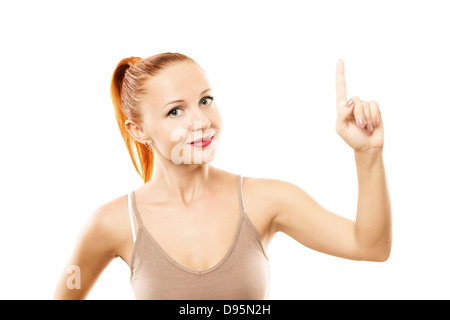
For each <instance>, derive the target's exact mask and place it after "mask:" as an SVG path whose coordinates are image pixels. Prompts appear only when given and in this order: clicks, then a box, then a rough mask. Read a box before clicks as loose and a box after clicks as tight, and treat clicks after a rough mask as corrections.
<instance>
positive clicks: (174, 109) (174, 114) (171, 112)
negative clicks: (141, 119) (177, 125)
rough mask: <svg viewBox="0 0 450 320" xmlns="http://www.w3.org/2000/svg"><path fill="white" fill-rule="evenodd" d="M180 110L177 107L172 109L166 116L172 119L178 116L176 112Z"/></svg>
mask: <svg viewBox="0 0 450 320" xmlns="http://www.w3.org/2000/svg"><path fill="white" fill-rule="evenodd" d="M180 110H181V109H180V108H179V107H176V108H173V109H172V110H170V111H169V113H167V116H168V117H172V118H175V117H178V116H179V112H178V111H180Z"/></svg>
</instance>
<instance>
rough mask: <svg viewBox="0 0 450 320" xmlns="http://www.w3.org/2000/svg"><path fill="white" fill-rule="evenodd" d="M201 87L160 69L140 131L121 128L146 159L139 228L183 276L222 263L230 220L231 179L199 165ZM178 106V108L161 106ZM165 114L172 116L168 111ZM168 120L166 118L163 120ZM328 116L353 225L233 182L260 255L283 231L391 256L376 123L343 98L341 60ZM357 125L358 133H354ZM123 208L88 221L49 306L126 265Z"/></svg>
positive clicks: (355, 253) (187, 71) (307, 203)
mask: <svg viewBox="0 0 450 320" xmlns="http://www.w3.org/2000/svg"><path fill="white" fill-rule="evenodd" d="M206 89H211V86H210V84H209V82H208V80H207V77H206V75H205V73H204V72H203V70H202V69H201V68H199V67H198V66H197V65H196V64H195V63H192V62H182V63H177V64H175V65H172V66H169V67H168V68H166V69H164V70H163V71H161V72H160V73H159V74H158V75H157V76H155V77H154V78H152V79H151V80H149V81H148V83H147V93H148V94H147V96H146V98H145V100H144V101H143V103H142V105H141V111H142V116H143V117H142V119H143V120H142V123H139V124H137V123H133V122H131V121H129V120H127V122H126V125H127V129H128V130H129V132H130V134H131V135H132V136H133V137H134V139H136V140H137V141H139V142H141V143H145V142H147V143H148V144H149V145H150V146H151V148H153V151H154V152H155V168H154V172H155V173H154V176H153V178H152V179H151V180H150V181H149V182H147V183H146V184H144V185H143V186H141V187H140V188H138V189H136V190H135V196H136V204H137V208H138V211H139V212H140V214H141V217H142V220H143V223H144V227H145V228H146V229H147V230H148V231H149V232H150V234H152V236H153V238H154V239H155V240H156V241H157V242H158V244H159V245H160V246H161V247H162V248H163V249H164V250H165V251H166V253H167V254H168V255H169V256H171V257H172V258H173V259H174V260H175V261H177V262H178V263H179V264H181V265H183V266H185V267H187V268H190V269H192V270H206V269H208V268H211V267H213V266H214V265H216V264H217V263H218V262H219V261H220V260H221V259H222V258H223V256H224V255H225V254H226V252H227V251H228V249H229V247H230V244H231V242H232V239H233V237H234V233H235V230H236V225H237V221H238V215H239V202H238V197H237V189H236V188H237V187H236V175H234V174H232V173H229V172H226V171H223V170H220V169H217V168H214V167H213V166H211V164H209V162H211V161H212V160H213V159H214V155H215V152H214V151H215V149H216V147H217V142H218V141H219V139H220V132H221V128H222V119H221V116H220V113H219V110H218V108H217V106H216V104H215V102H214V101H211V100H209V99H206V100H205V98H204V97H205V96H208V95H212V91H207V92H204V90H206ZM178 99H182V100H183V101H182V102H178V103H174V104H170V105H168V106H166V107H163V106H164V105H166V104H167V102H170V101H173V100H178ZM175 107H179V108H180V110H178V111H173V108H175ZM161 108H162V109H161ZM171 110H172V111H171ZM169 112H171V115H172V116H169V117H168V116H167V114H168V113H169ZM336 112H337V120H336V132H337V133H338V134H339V135H340V136H341V137H342V139H343V140H344V141H345V142H346V143H347V144H348V145H349V146H350V147H351V148H353V149H354V154H355V163H356V169H357V175H358V206H357V216H356V219H355V220H354V221H353V220H349V219H347V218H344V217H341V216H339V215H337V214H335V213H333V212H330V211H329V210H327V209H325V208H323V207H322V206H321V205H320V204H319V203H317V202H316V201H315V200H314V199H313V198H312V197H311V196H310V195H309V194H308V193H307V192H305V191H304V190H303V189H302V188H300V187H298V186H296V185H293V184H291V183H287V182H284V181H280V180H275V179H264V178H250V177H246V178H244V181H243V194H244V202H245V207H246V214H247V215H248V217H249V218H250V220H251V221H252V223H253V224H254V226H255V228H256V230H257V231H258V233H259V235H260V237H261V240H262V242H263V244H264V246H265V247H266V248H267V246H268V245H269V243H270V241H271V239H272V238H273V237H274V235H275V234H276V233H277V232H283V233H285V234H287V235H289V236H290V237H292V238H293V239H295V240H297V241H298V242H299V243H301V244H303V245H305V246H308V247H310V248H311V249H314V250H317V251H320V252H323V253H326V254H330V255H334V256H338V257H342V258H347V259H353V260H367V261H385V260H386V259H387V258H388V257H389V254H390V249H391V208H390V199H389V192H388V187H387V181H386V176H385V171H384V165H383V154H382V151H383V144H384V136H383V132H384V130H383V122H382V118H381V114H380V110H379V107H378V104H377V103H376V102H375V101H368V102H367V101H363V100H360V99H359V98H358V97H356V96H354V97H352V98H351V99H350V100H347V97H346V85H345V75H344V63H343V61H342V60H339V61H338V63H337V66H336ZM359 119H362V120H363V122H362V123H363V124H364V121H365V123H366V125H358V123H359V122H357V121H359ZM375 120H376V121H375ZM175 131H176V132H178V134H177V135H176V136H177V139H175V141H174V139H172V138H173V136H172V134H173V133H174V132H175ZM210 133H214V134H215V138H214V140H215V143H213V144H211V145H210V147H208V148H205V149H201V148H200V149H199V148H193V147H190V145H189V144H188V142H190V141H193V140H195V139H198V138H199V137H202V136H204V137H205V136H207V135H209V134H210ZM214 140H213V141H214ZM180 146H182V147H184V149H180ZM186 146H187V148H186ZM177 147H178V148H179V149H180V150H182V152H181V154H182V155H183V156H185V159H186V162H187V163H181V164H174V158H173V155H172V151H173V150H174V148H177ZM195 153H197V156H198V155H199V154H200V156H201V163H197V162H194V161H193V160H194V157H195ZM127 201H128V199H127V195H123V196H120V197H118V198H116V199H113V200H111V201H110V202H108V203H106V204H104V205H102V206H101V207H99V208H98V209H97V210H96V211H95V212H94V213H93V215H92V216H91V218H90V220H89V221H88V222H87V223H86V225H85V227H84V228H83V230H82V231H81V233H80V236H79V238H78V240H77V243H76V245H75V248H74V250H73V253H72V256H71V257H70V259H69V261H68V263H67V267H66V269H65V270H64V272H63V274H62V276H61V278H60V281H59V283H58V285H57V288H56V290H55V294H54V298H55V299H84V298H86V297H87V295H88V293H89V291H90V290H91V288H92V287H93V285H94V284H95V282H96V280H97V278H98V277H99V276H100V274H101V273H102V271H103V270H104V269H105V268H106V267H107V265H108V264H109V263H110V262H111V260H113V259H114V258H116V257H120V258H122V259H123V260H124V261H125V262H126V263H127V264H128V265H130V258H131V254H132V251H133V239H132V234H131V226H130V219H129V216H128V203H127ZM135 222H136V219H135ZM135 228H136V230H137V228H138V225H137V223H136V224H135ZM73 265H76V266H78V267H79V270H80V279H81V286H80V288H79V289H70V288H68V286H67V279H68V277H69V276H70V275H71V274H70V273H68V272H66V270H67V268H69V267H70V266H73Z"/></svg>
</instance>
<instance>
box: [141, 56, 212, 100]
mask: <svg viewBox="0 0 450 320" xmlns="http://www.w3.org/2000/svg"><path fill="white" fill-rule="evenodd" d="M208 87H209V83H208V79H207V78H206V75H205V73H204V72H203V70H202V69H201V68H200V67H199V66H198V65H197V64H196V63H195V62H191V61H183V62H178V63H176V64H173V65H170V66H168V67H166V68H164V69H163V70H161V71H160V72H159V73H158V74H157V75H156V76H154V77H152V78H151V79H150V80H148V81H147V83H146V92H147V97H148V99H149V102H154V103H165V102H167V101H166V100H167V99H184V98H185V97H186V98H188V97H189V96H192V95H198V94H199V93H200V92H202V91H203V90H205V89H206V88H208Z"/></svg>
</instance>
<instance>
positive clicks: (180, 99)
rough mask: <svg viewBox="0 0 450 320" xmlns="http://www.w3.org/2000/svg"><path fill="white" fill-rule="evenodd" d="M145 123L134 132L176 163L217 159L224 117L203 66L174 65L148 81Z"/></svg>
mask: <svg viewBox="0 0 450 320" xmlns="http://www.w3.org/2000/svg"><path fill="white" fill-rule="evenodd" d="M140 107H141V115H142V124H141V127H139V128H138V127H137V126H135V130H134V133H132V134H133V136H135V137H136V138H137V139H138V141H139V138H140V139H144V140H140V141H141V142H145V141H147V142H148V143H149V144H151V148H152V149H153V151H154V152H155V153H156V154H158V156H160V157H163V158H165V159H168V160H170V161H171V162H172V163H175V164H203V163H208V162H210V161H212V160H213V159H214V156H215V148H216V145H217V142H218V140H219V135H220V131H221V128H222V118H221V116H220V113H219V110H218V109H217V106H216V103H215V101H214V96H213V92H212V90H211V86H210V84H209V82H208V80H207V78H206V75H205V73H204V72H203V70H202V69H201V68H200V67H199V66H198V65H197V64H196V63H194V62H191V61H186V62H179V63H176V64H174V65H171V66H169V67H167V68H165V69H164V70H162V71H161V72H160V73H158V74H157V75H156V76H154V77H152V78H151V79H150V80H148V81H147V84H146V97H145V98H144V99H143V101H142V104H141V106H140Z"/></svg>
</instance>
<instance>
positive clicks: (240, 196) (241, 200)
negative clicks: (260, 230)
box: [237, 175, 245, 214]
mask: <svg viewBox="0 0 450 320" xmlns="http://www.w3.org/2000/svg"><path fill="white" fill-rule="evenodd" d="M242 180H243V177H242V176H241V175H239V176H238V177H237V184H238V197H239V206H240V208H241V214H244V213H245V203H244V194H243V192H242Z"/></svg>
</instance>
